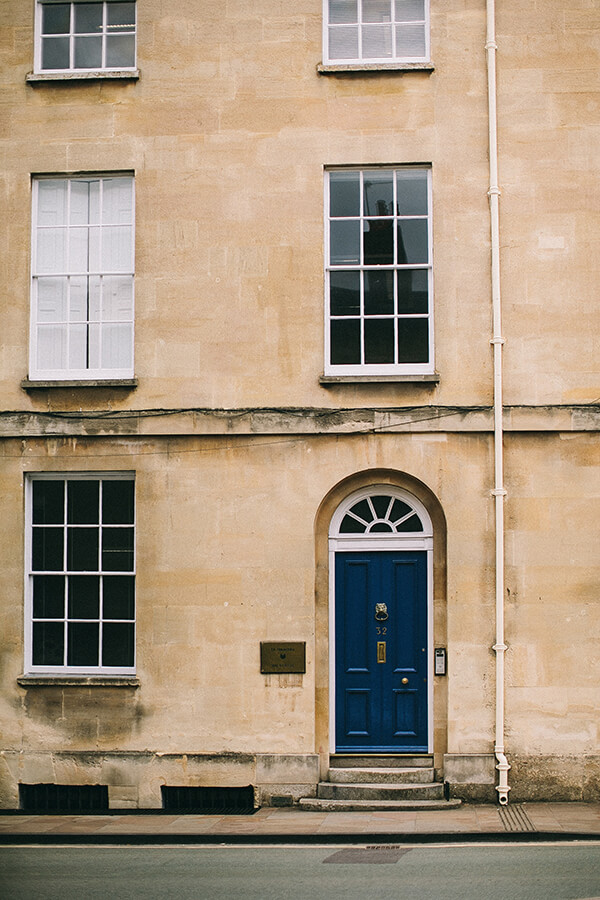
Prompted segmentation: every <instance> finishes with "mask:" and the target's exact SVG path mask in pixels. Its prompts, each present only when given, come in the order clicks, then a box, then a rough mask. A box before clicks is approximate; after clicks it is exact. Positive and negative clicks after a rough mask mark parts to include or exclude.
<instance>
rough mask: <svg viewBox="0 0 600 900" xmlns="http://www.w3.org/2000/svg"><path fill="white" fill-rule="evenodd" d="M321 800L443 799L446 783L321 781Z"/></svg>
mask: <svg viewBox="0 0 600 900" xmlns="http://www.w3.org/2000/svg"><path fill="white" fill-rule="evenodd" d="M317 797H318V798H319V799H320V800H348V801H351V802H352V801H354V800H443V799H444V785H443V784H440V783H439V782H438V783H433V782H432V783H430V784H380V783H378V782H375V781H372V782H371V783H360V784H347V783H346V784H334V783H332V782H330V781H321V782H320V783H319V785H318V787H317Z"/></svg>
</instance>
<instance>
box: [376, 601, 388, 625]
mask: <svg viewBox="0 0 600 900" xmlns="http://www.w3.org/2000/svg"><path fill="white" fill-rule="evenodd" d="M387 617H388V611H387V604H386V603H376V604H375V619H376V620H377V621H378V622H385V620H386V619H387Z"/></svg>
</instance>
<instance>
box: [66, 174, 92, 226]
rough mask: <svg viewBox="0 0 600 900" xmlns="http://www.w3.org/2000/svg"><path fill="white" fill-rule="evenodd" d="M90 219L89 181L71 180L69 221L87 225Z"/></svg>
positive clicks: (74, 223)
mask: <svg viewBox="0 0 600 900" xmlns="http://www.w3.org/2000/svg"><path fill="white" fill-rule="evenodd" d="M89 221H90V188H89V184H88V182H87V181H77V180H73V181H71V203H70V209H69V222H70V224H71V225H87V224H88V223H89Z"/></svg>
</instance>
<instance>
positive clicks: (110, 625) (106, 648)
mask: <svg viewBox="0 0 600 900" xmlns="http://www.w3.org/2000/svg"><path fill="white" fill-rule="evenodd" d="M133 634H134V631H133V623H131V622H105V623H104V627H103V629H102V665H103V666H128V667H130V666H133V650H134V648H133Z"/></svg>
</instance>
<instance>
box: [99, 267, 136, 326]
mask: <svg viewBox="0 0 600 900" xmlns="http://www.w3.org/2000/svg"><path fill="white" fill-rule="evenodd" d="M102 309H103V315H102V319H103V320H104V321H105V322H115V321H125V322H130V321H131V319H132V318H133V278H132V276H131V275H105V276H104V278H103V279H102Z"/></svg>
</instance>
